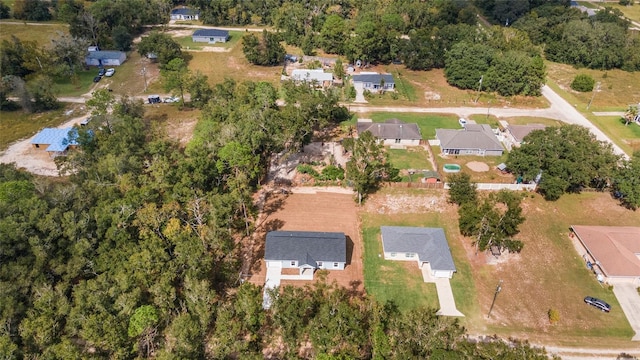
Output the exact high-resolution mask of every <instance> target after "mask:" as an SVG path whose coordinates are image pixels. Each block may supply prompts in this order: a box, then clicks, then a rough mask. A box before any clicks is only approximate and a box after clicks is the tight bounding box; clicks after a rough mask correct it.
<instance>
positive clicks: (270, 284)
mask: <svg viewBox="0 0 640 360" xmlns="http://www.w3.org/2000/svg"><path fill="white" fill-rule="evenodd" d="M281 274H282V268H280V267H268V268H267V278H266V280H265V282H264V292H263V294H262V308H263V309H268V308H270V307H271V303H272V302H273V300H272V299H271V296H270V295H269V291H270V290H273V289H276V288H277V287H278V286H280V278H281V276H282V275H281Z"/></svg>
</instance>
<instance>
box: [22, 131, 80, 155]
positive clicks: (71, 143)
mask: <svg viewBox="0 0 640 360" xmlns="http://www.w3.org/2000/svg"><path fill="white" fill-rule="evenodd" d="M77 138H78V131H77V130H76V129H74V128H70V127H69V128H64V129H55V128H44V129H42V131H40V132H39V133H38V134H36V136H34V138H33V139H32V140H31V144H33V146H34V147H35V148H38V149H39V148H43V147H45V146H46V151H47V152H48V153H50V154H51V155H52V156H57V155H62V154H64V153H65V152H66V151H67V149H69V147H76V146H78V142H77Z"/></svg>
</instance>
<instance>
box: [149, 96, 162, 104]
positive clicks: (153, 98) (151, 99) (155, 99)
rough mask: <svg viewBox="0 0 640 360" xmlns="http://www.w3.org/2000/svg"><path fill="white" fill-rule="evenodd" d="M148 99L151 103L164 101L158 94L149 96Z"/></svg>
mask: <svg viewBox="0 0 640 360" xmlns="http://www.w3.org/2000/svg"><path fill="white" fill-rule="evenodd" d="M147 101H149V104H157V103H159V102H162V100H160V96H158V95H149V96H147Z"/></svg>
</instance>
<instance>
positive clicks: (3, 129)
mask: <svg viewBox="0 0 640 360" xmlns="http://www.w3.org/2000/svg"><path fill="white" fill-rule="evenodd" d="M79 108H80V105H78V104H69V105H68V106H65V107H62V108H60V109H58V110H54V111H48V112H45V113H40V114H29V113H26V112H24V111H2V112H0V120H1V121H0V151H4V150H5V149H6V148H7V147H8V146H9V145H10V144H12V143H13V142H15V141H17V140H20V139H23V138H26V137H29V136H32V135H34V134H35V133H37V132H38V131H40V130H41V129H42V128H44V127H56V126H58V125H60V124H62V123H64V122H65V121H67V120H70V119H71V118H73V117H75V116H78V115H79V114H80V113H81V111H80V109H79ZM71 109H75V111H73V112H72V113H70V114H69V115H65V112H67V111H69V110H71Z"/></svg>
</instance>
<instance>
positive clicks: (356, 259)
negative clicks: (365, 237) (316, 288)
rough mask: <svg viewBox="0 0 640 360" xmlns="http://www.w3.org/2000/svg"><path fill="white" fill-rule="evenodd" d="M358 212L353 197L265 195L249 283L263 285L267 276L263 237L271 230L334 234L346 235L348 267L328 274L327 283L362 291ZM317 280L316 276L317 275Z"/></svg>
mask: <svg viewBox="0 0 640 360" xmlns="http://www.w3.org/2000/svg"><path fill="white" fill-rule="evenodd" d="M357 214H358V211H357V208H356V204H355V201H354V199H353V195H348V194H337V193H328V192H318V193H316V194H299V193H293V194H280V193H272V194H269V195H267V199H266V203H265V205H264V213H263V216H262V217H261V220H262V222H261V223H260V224H258V227H259V228H258V231H259V232H260V234H261V235H260V236H259V237H258V241H257V242H256V244H254V249H253V262H252V266H251V277H250V279H249V281H250V282H252V283H255V284H258V285H263V284H264V280H265V275H266V268H265V263H264V239H265V238H264V235H265V234H266V232H268V231H274V230H297V231H337V232H344V233H345V235H346V236H347V266H346V268H345V269H344V270H342V271H328V276H327V280H328V282H329V283H331V282H333V281H335V282H336V283H338V284H339V285H341V286H344V287H346V288H350V289H353V290H354V291H362V289H363V280H364V277H363V274H362V241H361V240H360V231H359V226H358V215H357ZM316 278H317V274H316ZM312 282H313V281H300V280H283V281H282V282H281V285H294V286H303V285H306V284H309V283H312Z"/></svg>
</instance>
